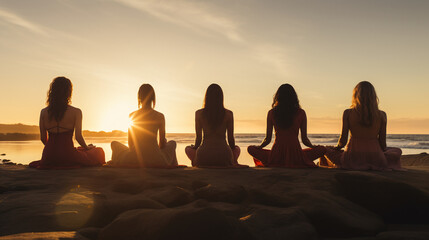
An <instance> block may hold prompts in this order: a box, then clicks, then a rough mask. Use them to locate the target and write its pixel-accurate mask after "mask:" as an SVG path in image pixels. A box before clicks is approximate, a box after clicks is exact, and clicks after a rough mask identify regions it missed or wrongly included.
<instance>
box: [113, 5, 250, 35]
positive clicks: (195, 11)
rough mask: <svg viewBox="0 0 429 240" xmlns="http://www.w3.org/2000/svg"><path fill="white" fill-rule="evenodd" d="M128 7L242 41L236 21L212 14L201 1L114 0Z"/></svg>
mask: <svg viewBox="0 0 429 240" xmlns="http://www.w3.org/2000/svg"><path fill="white" fill-rule="evenodd" d="M115 1H116V2H119V3H121V4H124V5H126V6H128V7H131V8H134V9H137V10H139V11H142V12H145V13H148V14H150V15H152V16H154V17H157V18H159V19H161V20H163V21H167V22H171V23H173V24H177V25H181V26H184V27H187V28H190V29H192V30H194V31H198V32H201V33H212V34H213V33H214V34H217V35H221V36H223V37H226V38H227V39H229V40H231V41H233V42H242V41H243V40H242V36H241V35H240V33H239V32H238V30H237V29H238V24H237V22H235V21H233V20H231V19H229V18H226V17H223V16H220V15H218V14H214V13H212V12H211V10H210V8H209V6H208V5H207V4H204V3H203V2H190V1H157V0H144V1H140V0H115Z"/></svg>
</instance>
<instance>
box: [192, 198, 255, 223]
mask: <svg viewBox="0 0 429 240" xmlns="http://www.w3.org/2000/svg"><path fill="white" fill-rule="evenodd" d="M192 204H193V205H194V206H195V207H197V208H214V209H216V210H219V211H221V212H222V213H223V214H225V215H227V216H231V217H234V218H237V219H239V218H240V217H242V216H243V215H244V214H246V213H247V212H248V207H246V206H243V205H239V204H232V203H226V202H208V201H207V200H204V199H198V200H196V201H194V202H192Z"/></svg>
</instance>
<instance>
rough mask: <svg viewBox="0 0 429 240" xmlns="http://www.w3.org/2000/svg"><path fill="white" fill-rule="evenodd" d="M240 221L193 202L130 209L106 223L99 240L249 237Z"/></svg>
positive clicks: (191, 239)
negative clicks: (158, 207) (241, 228)
mask: <svg viewBox="0 0 429 240" xmlns="http://www.w3.org/2000/svg"><path fill="white" fill-rule="evenodd" d="M245 237H248V236H246V235H245V234H243V233H241V231H240V227H239V221H238V220H237V219H234V218H231V217H227V216H225V215H224V214H222V213H221V212H220V211H219V210H216V209H213V208H196V207H195V206H194V205H192V204H190V205H187V206H184V207H180V208H173V209H160V210H149V209H139V210H132V211H127V212H125V213H123V214H121V215H120V216H119V217H118V218H116V219H115V220H114V221H113V222H112V223H110V224H109V225H107V226H106V227H105V228H103V230H102V231H101V232H100V234H99V239H100V240H109V239H145V240H152V239H157V240H171V239H186V240H194V239H195V240H199V239H205V240H210V239H213V240H215V239H216V240H218V239H231V240H232V239H246V238H245Z"/></svg>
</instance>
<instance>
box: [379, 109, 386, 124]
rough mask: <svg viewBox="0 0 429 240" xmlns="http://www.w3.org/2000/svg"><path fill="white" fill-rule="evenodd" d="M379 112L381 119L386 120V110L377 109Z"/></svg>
mask: <svg viewBox="0 0 429 240" xmlns="http://www.w3.org/2000/svg"><path fill="white" fill-rule="evenodd" d="M379 112H380V116H381V119H382V120H383V121H387V114H386V112H385V111H382V110H379Z"/></svg>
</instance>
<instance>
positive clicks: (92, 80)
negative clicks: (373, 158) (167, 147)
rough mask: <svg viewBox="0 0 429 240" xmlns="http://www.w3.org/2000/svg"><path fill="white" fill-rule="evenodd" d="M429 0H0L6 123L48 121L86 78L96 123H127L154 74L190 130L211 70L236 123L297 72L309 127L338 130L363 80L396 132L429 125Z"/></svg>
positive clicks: (84, 99)
mask: <svg viewBox="0 0 429 240" xmlns="http://www.w3.org/2000/svg"><path fill="white" fill-rule="evenodd" d="M428 13H429V1H425V0H422V1H413V0H403V1H395V0H386V1H381V0H368V1H366V0H356V1H351V0H348V1H347V0H336V1H332V0H323V1H322V0H315V1H306V0H296V1H283V0H279V1H266V0H265V1H254V0H238V1H231V0H221V1H188V0H187V1H173V0H172V1H160V0H154V1H144V0H0V89H1V94H0V103H1V108H0V116H1V117H0V123H17V122H21V123H25V124H37V123H38V117H39V112H40V109H41V108H43V107H44V106H45V100H46V92H47V90H48V87H49V83H50V82H51V80H52V79H53V78H54V77H56V76H66V77H69V78H70V79H71V80H72V82H73V84H74V92H73V98H72V101H73V105H74V106H76V107H79V108H81V109H82V110H83V112H84V123H83V127H84V129H91V130H112V129H122V130H125V129H126V128H127V119H128V114H129V113H130V112H131V111H133V110H135V109H136V108H137V91H138V88H139V86H140V85H141V84H142V83H150V84H152V85H153V86H154V88H155V91H156V95H157V106H156V109H158V110H159V111H161V112H163V113H164V114H165V116H166V120H167V131H169V132H192V131H193V129H194V111H195V110H196V109H198V108H200V107H201V106H202V102H203V98H204V93H205V90H206V88H207V87H208V85H209V84H211V83H218V84H219V85H221V87H222V88H223V90H224V94H225V105H226V107H227V108H229V109H231V110H232V111H233V112H234V117H235V128H236V131H237V132H263V131H264V129H265V126H264V124H265V119H266V113H267V111H268V110H269V109H270V105H271V102H272V97H273V94H274V93H275V91H276V90H277V88H278V87H279V86H280V85H281V84H282V83H290V84H292V85H293V86H294V87H295V89H296V91H297V93H298V96H299V98H300V101H301V105H302V107H303V108H304V109H305V110H306V112H307V116H308V118H309V132H310V133H337V132H338V133H339V131H340V119H341V115H342V112H343V110H344V109H345V108H347V107H348V106H349V105H350V100H351V93H352V90H353V87H354V86H355V85H356V84H357V83H358V82H359V81H363V80H367V81H370V82H372V83H373V84H374V86H375V87H376V90H377V93H378V96H379V98H380V108H381V109H383V110H385V111H386V112H387V115H388V119H389V120H388V121H389V122H388V133H429V107H428V105H429V97H428V91H429V45H428V44H429V14H428Z"/></svg>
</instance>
